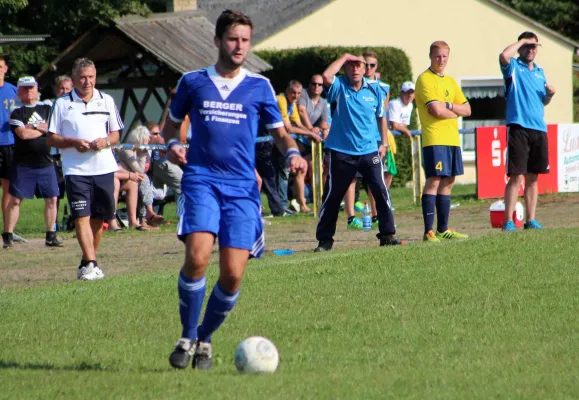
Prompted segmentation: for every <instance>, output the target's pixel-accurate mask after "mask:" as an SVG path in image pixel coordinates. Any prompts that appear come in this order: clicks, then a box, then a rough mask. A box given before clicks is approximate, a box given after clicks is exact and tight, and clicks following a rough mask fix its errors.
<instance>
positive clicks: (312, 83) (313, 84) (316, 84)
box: [310, 82, 324, 86]
mask: <svg viewBox="0 0 579 400" xmlns="http://www.w3.org/2000/svg"><path fill="white" fill-rule="evenodd" d="M310 85H312V86H323V85H324V84H323V83H318V82H310Z"/></svg>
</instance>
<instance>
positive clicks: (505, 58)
mask: <svg viewBox="0 0 579 400" xmlns="http://www.w3.org/2000/svg"><path fill="white" fill-rule="evenodd" d="M526 44H537V42H535V40H533V39H521V40H519V41H518V42H515V43H513V44H511V45H509V46H507V48H505V49H504V50H503V52H502V53H501V54H500V55H499V62H500V63H501V66H502V67H505V66H507V65H509V64H510V62H511V58H513V57H514V56H515V54H517V51H518V50H519V49H520V48H521V47H522V46H524V45H526Z"/></svg>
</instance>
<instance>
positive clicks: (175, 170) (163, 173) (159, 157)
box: [145, 122, 183, 215]
mask: <svg viewBox="0 0 579 400" xmlns="http://www.w3.org/2000/svg"><path fill="white" fill-rule="evenodd" d="M145 126H146V127H147V129H149V135H150V136H149V144H165V140H164V139H163V137H161V135H160V134H159V133H160V132H161V130H160V128H159V124H157V123H155V122H147V123H146V124H145ZM150 172H151V174H150V175H151V176H152V181H153V186H154V187H162V186H163V185H167V187H168V188H169V189H171V190H172V191H173V193H175V202H176V203H177V215H181V214H180V210H179V196H180V195H181V178H182V177H183V170H182V169H181V168H180V167H179V166H178V165H175V164H173V163H171V162H169V160H167V154H166V152H165V151H164V150H153V151H151V167H150Z"/></svg>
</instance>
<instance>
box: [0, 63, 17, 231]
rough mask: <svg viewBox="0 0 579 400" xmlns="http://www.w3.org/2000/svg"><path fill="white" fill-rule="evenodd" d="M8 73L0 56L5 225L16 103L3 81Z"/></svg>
mask: <svg viewBox="0 0 579 400" xmlns="http://www.w3.org/2000/svg"><path fill="white" fill-rule="evenodd" d="M7 72H8V65H7V64H6V59H5V58H4V57H3V56H0V179H2V218H3V220H4V223H6V209H7V208H8V203H9V202H10V194H9V191H10V189H9V179H10V166H11V165H12V155H13V154H12V153H13V151H14V150H13V146H14V135H12V131H11V130H10V123H9V121H10V113H11V112H12V110H13V109H14V105H15V103H16V87H15V86H14V85H11V84H10V83H8V82H6V81H5V80H4V78H5V76H6V73H7Z"/></svg>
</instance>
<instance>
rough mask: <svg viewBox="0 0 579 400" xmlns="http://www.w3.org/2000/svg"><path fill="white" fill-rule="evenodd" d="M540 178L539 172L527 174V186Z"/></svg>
mask: <svg viewBox="0 0 579 400" xmlns="http://www.w3.org/2000/svg"><path fill="white" fill-rule="evenodd" d="M538 180H539V175H537V174H527V175H525V183H526V185H527V186H529V185H532V184H534V183H537V181H538Z"/></svg>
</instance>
